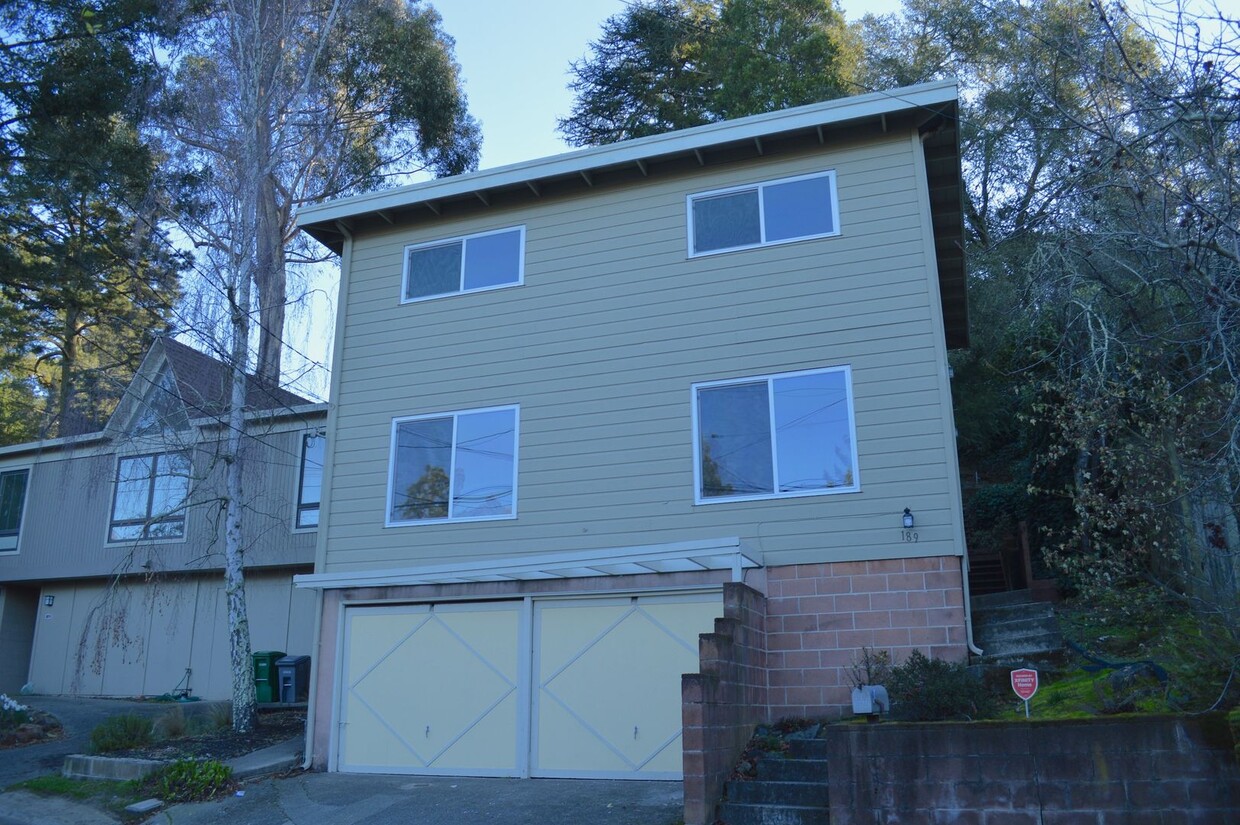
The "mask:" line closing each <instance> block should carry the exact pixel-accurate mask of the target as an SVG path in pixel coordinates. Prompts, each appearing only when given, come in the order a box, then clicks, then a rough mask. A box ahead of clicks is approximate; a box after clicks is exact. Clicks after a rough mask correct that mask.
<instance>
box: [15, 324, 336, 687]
mask: <svg viewBox="0 0 1240 825" xmlns="http://www.w3.org/2000/svg"><path fill="white" fill-rule="evenodd" d="M227 376H228V371H227V369H226V367H225V366H224V364H223V363H221V362H220V361H218V360H216V359H214V358H211V357H209V356H207V355H204V354H202V353H200V352H198V351H196V350H193V349H191V348H190V347H187V346H185V345H184V344H180V343H178V342H176V341H174V340H171V339H166V338H164V339H158V340H157V341H156V342H155V344H154V345H153V346H152V348H151V350H150V352H149V353H148V354H147V356H146V357H145V359H144V360H143V363H142V366H141V368H140V370H139V372H138V374H137V375H136V376H135V377H134V379H133V381H132V382H131V384H130V387H129V389H128V391H127V392H126V395H125V396H124V398H123V399H122V401H121V403H120V405H119V406H118V408H117V410H116V412H115V413H114V414H113V415H112V417H111V420H110V421H109V423H108V425H107V427H105V428H104V430H103V431H101V432H98V433H90V434H86V435H80V436H74V437H67V438H59V439H54V440H47V441H38V442H33V443H29V444H18V445H14V446H9V447H3V448H0V692H8V693H9V694H11V695H16V693H17V692H18V691H19V690H21V689H22V688H23V686H25V687H26V689H27V691H28V692H34V693H41V694H80V695H87V696H159V695H162V694H185V695H193V696H199V697H201V698H205V699H226V698H229V697H231V695H232V689H231V675H230V669H229V664H228V662H229V648H228V635H227V612H226V610H225V606H224V592H223V573H222V570H223V533H224V531H223V511H222V508H221V493H222V486H223V467H222V462H221V461H220V460H219V451H220V446H221V444H220V442H221V437H222V429H221V426H220V423H219V422H220V420H221V418H220V416H221V415H222V414H223V413H224V399H225V398H227V388H228V384H227ZM247 407H248V410H249V411H248V413H247V436H248V438H247V439H246V443H245V447H244V449H245V450H246V464H245V467H246V473H247V475H246V479H245V487H246V490H247V491H248V493H247V495H246V512H245V516H244V518H245V530H246V535H247V547H246V573H247V595H248V597H249V598H248V607H249V618H250V628H251V641H252V644H253V647H254V649H255V650H278V651H283V652H286V653H289V654H305V653H309V652H310V648H311V642H312V629H313V624H314V619H313V609H314V599H313V597H312V596H311V595H310V594H308V593H306V592H305V591H302V590H297V589H295V588H294V587H293V586H292V577H293V574H294V573H297V572H306V571H309V570H310V569H311V564H312V561H313V553H314V550H313V548H314V543H315V538H316V533H317V529H318V508H319V502H318V498H319V495H318V491H319V478H320V476H321V472H322V452H323V447H324V439H323V436H322V432H323V426H324V423H325V419H326V405H325V404H317V403H311V402H310V401H307V400H306V399H305V398H302V397H300V396H297V395H295V394H293V393H290V392H287V391H284V390H281V389H278V388H272V387H265V386H262V385H260V384H258V383H257V382H253V381H252V382H251V384H250V387H249V389H248V395H247Z"/></svg>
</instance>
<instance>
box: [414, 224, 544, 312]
mask: <svg viewBox="0 0 1240 825" xmlns="http://www.w3.org/2000/svg"><path fill="white" fill-rule="evenodd" d="M524 261H525V227H523V226H517V227H513V228H511V229H499V230H496V231H494V232H482V233H479V234H477V235H466V236H464V237H460V238H448V239H446V240H442V241H432V242H430V243H424V244H417V245H415V246H407V247H405V276H404V285H403V287H402V289H401V303H407V302H409V301H422V300H425V299H427V298H438V297H440V296H443V295H455V294H457V293H458V292H477V291H480V290H484V289H498V288H499V287H504V286H515V285H517V284H520V283H521V282H522V280H523V279H524V277H525V263H524Z"/></svg>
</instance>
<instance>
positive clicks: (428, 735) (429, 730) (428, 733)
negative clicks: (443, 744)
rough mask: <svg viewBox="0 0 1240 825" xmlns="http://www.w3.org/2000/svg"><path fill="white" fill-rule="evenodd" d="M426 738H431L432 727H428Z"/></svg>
mask: <svg viewBox="0 0 1240 825" xmlns="http://www.w3.org/2000/svg"><path fill="white" fill-rule="evenodd" d="M426 738H427V739H430V738H431V726H430V725H427V726H426Z"/></svg>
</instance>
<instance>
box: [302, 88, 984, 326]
mask: <svg viewBox="0 0 1240 825" xmlns="http://www.w3.org/2000/svg"><path fill="white" fill-rule="evenodd" d="M956 112H957V88H956V82H955V81H954V80H947V81H936V82H934V83H923V84H921V85H918V86H909V87H906V88H902V89H892V90H890V91H883V92H875V93H873V94H867V95H859V96H856V97H846V98H839V99H836V100H828V101H824V102H822V103H813V104H810V105H808V106H798V107H796V108H793V109H785V110H783V111H778V112H769V113H766V114H761V115H754V116H752V117H746V118H740V119H738V120H729V121H724V122H721V123H711V124H708V125H706V126H698V127H695V128H693V129H684V130H681V131H678V132H667V133H665V134H661V135H652V136H650V137H644V138H638V139H636V140H626V141H622V142H620V143H613V144H609V145H607V146H597V147H593V148H590V149H582V150H580V151H576V152H569V153H566V154H562V155H556V156H554V157H549V158H542V159H538V160H531V161H527V162H524V163H517V164H513V165H511V166H502V167H498V168H496V169H485V170H482V171H480V172H473V173H470V174H467V175H457V176H454V177H450V178H442V179H439V180H433V181H428V182H425V183H417V184H413V185H410V186H403V187H398V188H394V189H386V190H382V191H379V192H371V193H368V194H364V195H358V196H356V197H351V198H342V199H340V200H335V201H329V202H327V203H322V204H317V205H314V206H307V207H304V208H302V209H301V210H300V211H299V212H298V214H297V223H298V225H299V226H300V227H301V228H302V229H303V230H304V231H305V232H306V233H308V234H309V235H311V236H312V237H314V238H315V239H316V240H318V241H319V242H320V243H322V244H323V245H324V246H326V247H328V248H330V249H332V250H334V251H335V252H337V253H340V252H342V250H343V247H344V240H345V238H346V236H347V235H349V234H356V233H359V232H365V231H371V230H377V229H384V228H388V227H391V226H393V225H396V224H406V223H410V224H411V223H416V222H423V221H434V220H437V219H439V218H441V217H463V216H466V215H473V214H479V213H482V212H484V211H485V210H488V209H510V208H520V207H522V206H527V205H529V204H530V203H534V202H537V201H538V200H539V199H541V198H545V197H552V196H556V195H573V194H578V195H579V194H581V193H582V192H584V191H589V190H592V189H598V188H603V187H606V186H610V185H615V184H626V183H633V182H639V181H641V180H642V179H644V178H649V177H654V176H656V175H661V174H667V173H675V172H678V171H683V170H685V169H696V168H699V167H706V168H709V167H712V166H716V165H723V164H727V163H731V162H735V161H742V160H750V159H753V158H756V157H759V156H763V155H775V154H778V153H780V152H783V151H796V150H804V149H806V148H807V147H811V146H819V145H822V146H827V145H831V144H838V143H843V142H847V141H856V140H863V139H865V138H867V137H881V136H882V135H884V134H889V133H892V132H896V131H897V130H910V129H917V130H918V131H919V132H920V133H921V135H922V144H923V147H924V151H925V160H926V184H927V187H928V190H929V196H930V208H931V217H932V220H933V224H934V241H935V257H936V260H937V263H938V272H939V293H940V296H941V299H942V305H943V321H944V325H945V332H946V338H947V345H948V346H949V347H953V348H954V347H963V346H968V333H969V318H968V305H967V301H966V295H965V274H964V244H963V236H964V230H963V207H962V204H963V200H962V190H961V174H960V147H959V135H958V128H957V122H956ZM906 133H907V131H906Z"/></svg>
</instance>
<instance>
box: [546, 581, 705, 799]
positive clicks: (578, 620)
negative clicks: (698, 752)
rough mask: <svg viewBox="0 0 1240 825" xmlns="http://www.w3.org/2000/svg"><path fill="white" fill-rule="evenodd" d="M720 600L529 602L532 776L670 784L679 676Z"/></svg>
mask: <svg viewBox="0 0 1240 825" xmlns="http://www.w3.org/2000/svg"><path fill="white" fill-rule="evenodd" d="M719 613H720V605H719V597H718V596H717V595H713V596H705V595H704V596H699V597H696V598H690V597H686V596H643V597H640V598H637V597H634V598H624V599H583V600H580V601H572V602H554V601H548V602H535V605H534V638H535V640H536V642H537V643H536V645H535V647H534V662H535V663H534V668H533V672H534V677H535V680H536V684H537V692H536V695H535V697H534V698H535V704H534V713H535V718H534V724H533V726H532V727H533V734H534V743H533V749H532V752H533V765H532V772H533V774H534V775H535V776H564V777H612V778H631V779H679V778H680V776H681V772H682V759H681V742H680V728H681V697H680V676H681V674H682V673H696V672H697V670H698V634H700V633H709V632H710V631H711V630H713V629H714V620H715V617H716V616H718V615H719Z"/></svg>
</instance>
